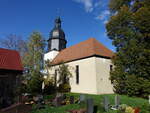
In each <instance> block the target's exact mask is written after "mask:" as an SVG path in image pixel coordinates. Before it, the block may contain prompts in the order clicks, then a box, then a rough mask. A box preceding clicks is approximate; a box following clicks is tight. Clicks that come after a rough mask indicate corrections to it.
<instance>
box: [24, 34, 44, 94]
mask: <svg viewBox="0 0 150 113" xmlns="http://www.w3.org/2000/svg"><path fill="white" fill-rule="evenodd" d="M27 46H28V52H27V55H26V58H25V67H26V69H27V70H28V72H27V77H28V84H27V85H28V89H29V91H30V92H31V93H40V92H41V88H42V81H43V79H42V78H43V77H42V74H41V70H42V68H43V54H44V47H45V42H44V39H43V37H42V35H41V34H40V33H39V32H33V33H32V34H31V36H30V38H29V42H28V45H27Z"/></svg>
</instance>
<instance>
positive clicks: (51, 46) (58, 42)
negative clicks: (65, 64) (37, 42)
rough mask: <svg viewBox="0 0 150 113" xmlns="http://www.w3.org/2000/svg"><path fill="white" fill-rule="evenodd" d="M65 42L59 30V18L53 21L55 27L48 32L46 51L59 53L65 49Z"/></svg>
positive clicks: (62, 32) (63, 34)
mask: <svg viewBox="0 0 150 113" xmlns="http://www.w3.org/2000/svg"><path fill="white" fill-rule="evenodd" d="M66 44H67V41H66V39H65V33H64V31H63V30H62V29H61V19H60V17H58V18H56V19H55V26H54V28H53V29H52V31H51V32H50V37H49V40H48V51H52V50H56V51H61V50H62V49H65V48H66Z"/></svg>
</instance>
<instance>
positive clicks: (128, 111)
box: [125, 106, 134, 113]
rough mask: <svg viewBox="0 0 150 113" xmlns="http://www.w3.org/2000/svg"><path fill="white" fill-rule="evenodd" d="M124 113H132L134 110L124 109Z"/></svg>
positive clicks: (130, 108)
mask: <svg viewBox="0 0 150 113" xmlns="http://www.w3.org/2000/svg"><path fill="white" fill-rule="evenodd" d="M125 113H134V109H133V108H132V107H130V106H129V107H126V110H125Z"/></svg>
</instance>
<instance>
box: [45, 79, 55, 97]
mask: <svg viewBox="0 0 150 113" xmlns="http://www.w3.org/2000/svg"><path fill="white" fill-rule="evenodd" d="M55 92H56V87H55V85H54V83H53V82H52V81H47V83H46V84H45V87H44V94H47V95H49V94H54V93H55Z"/></svg>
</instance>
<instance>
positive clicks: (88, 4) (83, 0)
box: [73, 0, 94, 12]
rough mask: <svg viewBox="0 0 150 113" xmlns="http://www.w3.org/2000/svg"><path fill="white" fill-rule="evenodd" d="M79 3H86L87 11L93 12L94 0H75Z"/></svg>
mask: <svg viewBox="0 0 150 113" xmlns="http://www.w3.org/2000/svg"><path fill="white" fill-rule="evenodd" d="M73 1H75V2H78V3H82V4H83V5H84V8H85V11H86V12H92V11H93V8H94V7H93V0H73Z"/></svg>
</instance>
